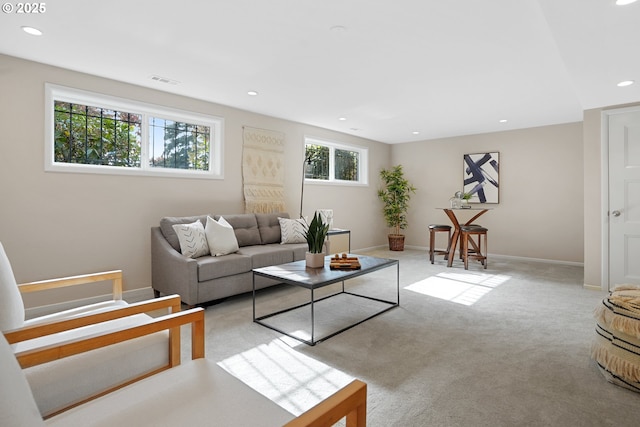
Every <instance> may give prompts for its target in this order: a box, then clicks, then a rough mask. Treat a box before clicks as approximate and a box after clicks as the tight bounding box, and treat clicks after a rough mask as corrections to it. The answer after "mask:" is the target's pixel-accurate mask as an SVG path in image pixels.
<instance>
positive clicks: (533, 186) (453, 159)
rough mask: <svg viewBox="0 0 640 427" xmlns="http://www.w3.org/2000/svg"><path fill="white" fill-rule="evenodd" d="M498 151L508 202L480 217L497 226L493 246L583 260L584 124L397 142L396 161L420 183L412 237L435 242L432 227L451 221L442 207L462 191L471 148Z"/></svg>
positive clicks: (410, 240) (505, 251)
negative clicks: (431, 237)
mask: <svg viewBox="0 0 640 427" xmlns="http://www.w3.org/2000/svg"><path fill="white" fill-rule="evenodd" d="M494 151H498V152H499V153H500V190H499V191H500V203H499V204H494V205H486V206H488V207H490V208H491V209H492V210H491V211H489V212H487V213H486V214H484V216H482V217H481V218H479V219H478V220H477V221H476V222H477V223H480V224H482V225H484V226H486V227H487V228H488V229H489V238H488V242H489V253H492V254H500V255H508V256H517V257H528V258H538V259H547V260H556V261H565V262H576V263H581V262H583V243H584V242H583V210H582V207H583V192H584V190H583V170H582V165H583V155H582V124H581V123H571V124H565V125H555V126H545V127H539V128H532V129H523V130H515V131H505V132H498V133H487V134H481V135H470V136H461V137H456V138H446V139H438V140H431V141H423V142H417V143H410V144H402V145H397V146H394V147H393V156H392V164H398V163H400V164H402V165H403V168H404V170H405V173H406V176H407V178H408V179H409V180H410V181H411V182H412V183H413V184H414V185H415V186H416V187H417V189H418V191H417V193H416V195H415V196H414V197H413V199H412V203H411V211H410V216H409V228H408V229H407V230H406V233H405V234H406V235H407V238H406V244H408V245H416V246H427V245H428V240H427V239H428V238H427V233H426V230H427V226H428V225H429V224H431V223H443V224H447V223H449V220H448V219H447V217H446V215H445V214H444V213H443V212H442V210H440V209H436V208H438V207H447V206H448V204H449V198H450V197H452V196H453V194H454V193H455V192H456V191H458V190H462V177H463V172H462V157H463V155H464V154H468V153H481V152H494ZM468 214H469V213H467V212H464V213H462V214H461V215H460V219H462V217H463V216H465V217H467V216H469V215H468ZM469 217H470V216H469ZM467 219H468V218H467Z"/></svg>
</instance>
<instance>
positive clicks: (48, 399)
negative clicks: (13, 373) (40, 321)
mask: <svg viewBox="0 0 640 427" xmlns="http://www.w3.org/2000/svg"><path fill="white" fill-rule="evenodd" d="M125 304H126V303H125ZM117 305H120V304H117ZM101 308H104V307H101ZM97 311H105V310H103V309H99V310H97ZM85 314H86V313H85ZM54 317H57V316H56V315H54ZM150 319H151V317H150V316H148V315H146V314H138V315H134V316H128V317H125V318H121V319H116V320H111V321H109V322H104V323H99V324H96V325H91V326H86V327H83V328H77V329H73V330H70V331H66V332H61V333H57V334H54V335H48V336H45V337H41V338H37V339H34V340H29V341H24V342H20V343H17V344H15V345H14V351H15V352H16V353H17V352H20V351H24V350H29V349H31V348H38V347H42V346H45V345H49V344H57V343H61V342H64V341H67V340H70V339H74V338H79V337H86V336H88V335H92V334H94V333H96V332H107V331H116V330H120V329H123V328H125V327H129V326H135V325H140V324H143V323H146V322H148V321H149V320H150ZM168 349H169V333H168V332H167V331H163V332H158V333H155V334H151V335H147V336H144V337H141V338H136V339H134V340H130V341H126V342H122V343H118V344H115V345H112V346H109V347H104V348H99V349H97V350H92V351H89V352H86V353H81V354H78V355H75V356H71V357H67V358H64V359H62V360H56V361H53V362H49V363H45V364H42V365H37V366H34V367H31V368H27V369H25V370H24V372H25V374H26V377H27V380H28V381H29V384H30V386H31V390H32V392H33V396H34V398H35V400H36V403H37V405H38V408H39V409H40V412H41V414H42V415H43V416H44V415H48V414H50V413H52V412H54V411H57V410H59V409H61V408H64V407H66V406H68V405H70V404H73V403H76V402H78V401H81V400H84V399H85V398H87V397H89V396H92V395H95V394H97V393H100V392H102V391H104V390H107V389H110V388H112V387H115V386H118V385H120V384H122V383H123V382H126V381H128V380H130V379H132V378H135V377H138V376H140V375H143V374H146V373H149V372H151V371H154V370H156V369H158V368H161V367H163V366H166V365H167V364H168V363H169V356H168V353H169V350H168Z"/></svg>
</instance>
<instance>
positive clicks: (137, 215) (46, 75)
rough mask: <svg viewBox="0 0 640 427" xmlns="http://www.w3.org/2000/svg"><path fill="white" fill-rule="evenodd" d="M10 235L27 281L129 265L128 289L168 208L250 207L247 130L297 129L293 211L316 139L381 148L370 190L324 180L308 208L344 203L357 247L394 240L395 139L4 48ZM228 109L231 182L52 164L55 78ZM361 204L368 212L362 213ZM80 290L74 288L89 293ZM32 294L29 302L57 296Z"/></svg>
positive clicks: (143, 270) (137, 283)
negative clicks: (307, 152) (49, 128)
mask: <svg viewBox="0 0 640 427" xmlns="http://www.w3.org/2000/svg"><path fill="white" fill-rule="evenodd" d="M0 76H1V77H2V78H1V79H0V128H1V129H2V132H1V136H0V183H1V185H0V242H2V244H3V245H4V247H5V250H6V251H7V254H8V256H9V258H10V260H11V263H12V266H13V269H14V274H15V276H16V279H17V280H18V281H19V282H26V281H32V280H41V279H46V278H53V277H61V276H66V275H75V274H82V273H89V272H94V271H103V270H110V269H122V270H123V271H124V281H125V290H131V289H136V288H143V287H148V286H150V285H151V259H150V237H149V235H150V228H151V227H152V226H154V225H157V224H158V223H159V220H160V218H161V217H163V216H173V215H195V214H203V213H220V214H225V213H239V212H243V208H244V201H243V195H242V175H241V164H242V163H241V159H242V127H243V126H245V125H246V126H252V127H258V128H264V129H271V130H275V131H280V132H284V133H285V134H286V153H285V161H286V170H285V175H286V181H285V194H286V203H287V210H288V211H289V213H290V215H291V216H293V217H295V216H297V215H298V213H299V209H300V190H301V177H302V159H303V146H304V135H312V136H317V137H322V138H326V139H331V140H334V141H338V142H344V143H350V144H356V145H361V146H365V147H369V150H370V151H369V159H370V177H369V179H370V182H372V185H370V186H368V187H344V186H328V185H313V186H311V185H310V186H308V188H306V189H305V205H304V209H305V214H309V213H312V212H313V211H314V210H315V209H318V208H332V209H334V216H335V221H334V223H335V226H336V227H342V228H350V229H351V230H352V248H365V247H372V246H377V245H381V244H384V241H385V238H386V237H385V235H386V234H385V233H386V232H385V227H384V222H383V220H382V217H381V215H380V213H379V212H378V210H377V209H375V207H376V203H377V197H376V191H377V187H376V178H377V175H376V171H377V170H379V169H380V168H381V167H383V166H387V165H388V162H389V158H390V147H389V146H388V145H386V144H382V143H378V142H374V141H369V140H365V139H362V138H357V137H354V136H349V135H345V134H341V133H337V132H332V131H328V130H325V129H320V128H315V127H312V126H307V125H302V124H299V123H293V122H288V121H285V120H280V119H276V118H272V117H267V116H263V115H258V114H253V113H249V112H246V111H241V110H237V109H233V108H229V107H225V106H221V105H216V104H212V103H208V102H203V101H199V100H194V99H190V98H185V97H181V96H176V95H172V94H169V93H165V92H160V91H155V90H151V89H146V88H142V87H137V86H132V85H128V84H124V83H120V82H115V81H112V80H107V79H103V78H100V77H96V76H90V75H86V74H81V73H76V72H73V71H69V70H64V69H60V68H55V67H50V66H46V65H42V64H38V63H34V62H29V61H24V60H21V59H17V58H13V57H8V56H1V55H0ZM45 82H51V83H55V84H60V85H65V86H71V87H76V88H79V89H84V90H89V91H93V92H99V93H104V94H109V95H112V96H118V97H123V98H129V99H134V100H139V101H143V102H148V103H153V104H159V105H165V106H170V107H174V108H181V109H185V110H190V111H195V112H199V113H205V114H212V115H216V116H221V117H224V119H225V138H224V144H225V146H224V154H225V155H224V157H225V163H224V170H225V178H224V180H200V179H175V178H156V177H132V176H113V175H95V174H69V173H52V172H48V173H45V172H44V154H43V151H44V140H43V138H44V84H45ZM355 212H357V215H354V213H355ZM79 296H80V294H78V293H77V291H75V290H74V291H73V294H72V296H70V295H66V294H64V295H63V296H62V297H65V298H69V297H73V298H75V297H79ZM43 298H44V300H42V299H37V298H36V299H31V300H30V301H27V304H28V305H38V304H41V303H46V302H51V299H52V297H43Z"/></svg>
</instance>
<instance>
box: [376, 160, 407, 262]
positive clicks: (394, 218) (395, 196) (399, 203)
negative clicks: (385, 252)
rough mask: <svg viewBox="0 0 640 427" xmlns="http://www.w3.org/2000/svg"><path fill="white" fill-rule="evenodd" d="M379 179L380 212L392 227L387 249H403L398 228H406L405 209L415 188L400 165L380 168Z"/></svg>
mask: <svg viewBox="0 0 640 427" xmlns="http://www.w3.org/2000/svg"><path fill="white" fill-rule="evenodd" d="M380 179H381V180H382V183H383V187H382V188H381V189H380V190H378V198H379V199H380V200H382V202H383V203H384V205H383V207H382V213H383V215H384V219H385V221H386V222H387V225H388V226H389V227H391V228H392V229H393V232H392V233H391V234H389V249H391V250H392V251H402V250H404V234H400V230H404V229H405V228H407V225H408V223H407V211H408V209H409V200H410V199H411V194H412V193H415V192H416V188H415V187H414V186H413V185H411V183H409V181H408V180H407V179H406V178H405V177H404V172H403V171H402V165H397V166H394V167H392V168H391V169H382V170H381V171H380Z"/></svg>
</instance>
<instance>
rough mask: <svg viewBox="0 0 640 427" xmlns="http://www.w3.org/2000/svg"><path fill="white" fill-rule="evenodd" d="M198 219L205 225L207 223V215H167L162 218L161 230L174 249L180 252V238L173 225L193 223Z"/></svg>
mask: <svg viewBox="0 0 640 427" xmlns="http://www.w3.org/2000/svg"><path fill="white" fill-rule="evenodd" d="M196 221H200V222H201V223H202V226H203V227H204V226H205V225H207V215H196V216H166V217H164V218H162V219H161V220H160V231H162V235H163V236H164V238H165V239H167V242H169V244H170V245H171V246H172V247H173V249H175V250H176V251H178V252H180V240H178V235H177V234H176V231H175V230H174V229H173V226H174V225H175V224H191V223H192V222H196Z"/></svg>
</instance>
